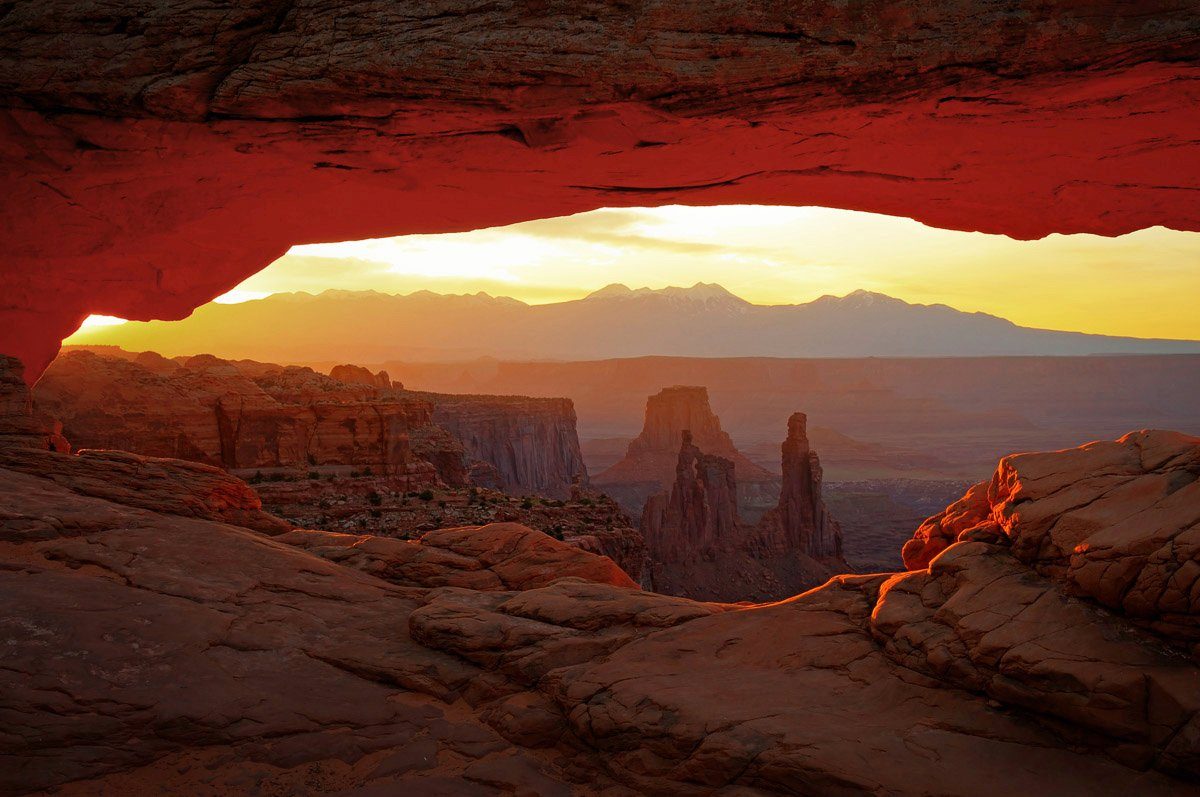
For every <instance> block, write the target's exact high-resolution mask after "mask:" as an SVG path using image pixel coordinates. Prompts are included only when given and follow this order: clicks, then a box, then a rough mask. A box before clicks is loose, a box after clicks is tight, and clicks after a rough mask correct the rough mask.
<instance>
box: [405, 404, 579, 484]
mask: <svg viewBox="0 0 1200 797" xmlns="http://www.w3.org/2000/svg"><path fill="white" fill-rule="evenodd" d="M416 395H418V396H423V397H427V398H428V400H429V401H430V402H431V403H432V404H433V422H434V423H435V424H437V425H438V426H440V427H441V428H443V429H446V430H447V431H449V432H450V434H452V435H453V436H454V437H455V439H457V440H459V441H461V442H462V445H463V446H464V448H465V449H466V452H467V455H468V457H469V458H470V459H471V460H473V463H474V465H475V466H474V467H473V468H472V480H473V481H474V482H476V483H477V484H479V485H480V486H486V487H495V488H497V489H500V490H504V491H505V492H532V493H536V494H538V495H546V496H549V497H552V498H566V497H568V496H570V494H571V487H572V485H575V484H577V483H579V484H586V483H587V481H588V475H587V467H586V466H585V465H584V464H583V454H582V453H581V452H580V450H579V435H578V433H577V432H576V428H575V405H574V404H573V403H572V402H571V400H570V399H565V398H529V397H526V396H459V395H429V394H416Z"/></svg>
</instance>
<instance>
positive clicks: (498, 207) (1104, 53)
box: [0, 0, 1200, 379]
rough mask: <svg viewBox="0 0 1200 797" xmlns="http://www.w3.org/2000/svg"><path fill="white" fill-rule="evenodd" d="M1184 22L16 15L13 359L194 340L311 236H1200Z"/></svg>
mask: <svg viewBox="0 0 1200 797" xmlns="http://www.w3.org/2000/svg"><path fill="white" fill-rule="evenodd" d="M1193 12H1194V9H1192V8H1191V6H1190V4H1189V3H1186V2H1180V0H1152V1H1151V2H1147V3H1139V4H1138V6H1137V9H1136V13H1135V12H1133V11H1131V8H1130V6H1129V5H1128V4H1127V3H1121V2H1118V0H1092V1H1091V2H1082V3H1074V4H1069V5H1064V4H1061V3H1060V4H1044V3H1043V4H1037V3H1029V2H1017V3H1009V4H995V3H982V2H964V0H939V1H938V2H933V3H930V2H918V0H905V2H902V3H891V2H883V1H882V0H872V2H869V3H865V4H862V3H855V4H849V5H846V4H841V3H822V2H803V3H799V4H797V3H783V4H780V3H777V2H769V1H768V0H755V2H749V3H738V4H732V5H731V4H722V3H703V4H695V3H685V2H680V1H679V0H673V1H672V2H664V3H654V4H650V5H638V6H628V5H622V4H618V3H606V2H592V3H586V4H584V5H583V6H579V5H572V6H570V7H569V8H568V7H566V6H561V7H560V6H556V5H553V4H550V5H545V6H539V7H537V8H534V9H531V8H530V7H529V6H528V4H526V3H517V2H501V3H495V4H489V5H488V6H487V7H486V8H474V7H472V8H467V7H464V6H461V5H455V4H454V3H446V4H442V5H438V6H430V7H415V6H414V7H408V6H405V7H401V8H397V7H394V6H393V5H390V4H379V3H358V4H355V5H353V6H350V7H347V6H345V5H344V4H335V3H329V2H324V3H322V2H313V3H300V4H292V5H280V4H278V3H273V2H266V0H259V1H258V2H250V3H240V2H239V3H233V2H229V1H228V0H216V2H212V3H205V4H201V5H196V4H191V3H184V2H182V0H160V2H154V3H149V2H134V1H133V0H125V2H119V3H115V4H114V3H108V4H97V3H92V2H83V3H62V2H58V3H46V2H34V1H33V0H21V1H20V2H16V3H11V4H9V5H8V6H7V7H6V12H5V14H4V16H3V18H2V19H0V75H2V76H3V77H0V107H2V108H3V111H2V113H3V121H2V124H0V141H2V143H3V147H0V159H2V165H0V169H2V170H3V173H4V174H5V175H6V178H7V180H6V184H5V188H6V190H5V192H4V196H3V199H2V200H0V201H2V202H3V216H4V218H5V220H6V224H5V227H4V230H3V232H2V233H0V234H2V235H3V244H4V250H5V252H6V258H7V263H8V266H9V269H10V275H8V276H7V279H8V284H6V289H7V296H6V303H5V306H4V308H3V309H2V311H0V313H2V314H0V351H3V352H6V353H9V354H13V355H16V356H19V357H20V358H21V359H22V360H24V361H25V362H26V364H27V365H28V367H29V373H28V377H29V378H31V379H32V378H35V377H36V376H37V375H38V374H40V372H41V371H42V369H43V368H44V367H45V365H46V364H47V363H49V362H50V360H51V359H52V357H53V354H54V352H55V350H56V346H57V344H58V341H59V340H60V339H61V338H62V337H63V336H64V335H65V334H67V333H69V332H70V331H71V330H73V329H74V328H75V327H76V326H77V325H78V323H79V322H80V321H81V320H82V319H83V318H84V317H85V316H86V315H87V314H88V313H89V312H102V313H108V314H113V315H119V316H122V317H126V318H139V319H148V318H155V317H157V318H178V317H182V316H184V315H186V314H187V313H188V312H189V311H190V310H191V309H192V308H194V307H196V306H197V305H199V304H202V303H203V302H204V301H206V300H208V299H211V298H212V297H214V296H216V295H219V294H220V293H222V292H224V291H226V290H228V289H230V288H232V287H233V286H234V285H236V284H237V283H238V282H240V281H241V280H242V279H244V278H245V277H246V276H248V275H249V274H251V273H253V272H254V271H256V270H258V269H260V268H262V267H263V266H264V265H266V264H267V263H268V262H270V261H271V260H273V259H274V258H275V257H277V256H279V255H280V254H282V253H283V252H284V251H286V249H287V248H288V247H289V246H290V245H292V244H294V243H298V242H310V241H318V240H347V239H355V238H365V237H379V236H383V235H392V234H403V233H415V232H426V233H427V232H444V231H452V230H463V229H473V228H478V227H482V226H488V225H493V224H503V223H510V222H514V221H519V220H523V219H529V218H538V217H546V216H555V215H564V214H568V213H574V212H578V211H582V210H587V209H591V208H595V207H600V206H621V205H647V204H649V205H662V204H670V203H702V204H713V203H752V202H760V203H786V204H794V205H810V204H816V205H827V206H834V207H849V208H855V209H859V210H870V211H875V212H882V213H892V214H898V215H906V216H912V217H915V218H918V219H920V220H921V221H924V222H926V223H929V224H933V225H937V226H944V227H954V228H959V229H969V230H985V231H990V232H1001V233H1007V234H1010V235H1014V236H1018V237H1037V236H1042V235H1046V234H1048V233H1050V232H1055V231H1058V232H1075V231H1089V232H1096V233H1102V234H1109V235H1111V234H1116V233H1121V232H1126V231H1129V230H1132V229H1138V228H1143V227H1149V226H1153V225H1155V224H1162V225H1166V226H1169V227H1173V228H1177V229H1192V230H1195V229H1198V228H1200V204H1198V203H1200V199H1197V198H1196V197H1197V195H1198V194H1197V192H1196V191H1195V190H1194V189H1195V188H1197V185H1196V183H1195V179H1194V176H1195V175H1196V174H1197V173H1200V169H1197V168H1195V166H1196V159H1197V152H1198V149H1197V145H1196V144H1195V137H1194V134H1193V133H1194V118H1193V114H1192V113H1191V109H1192V108H1193V107H1194V106H1195V105H1196V102H1197V95H1198V92H1200V90H1198V89H1197V88H1196V86H1197V80H1196V79H1195V78H1196V70H1197V67H1196V62H1197V59H1198V58H1200V33H1198V31H1197V25H1196V18H1195V14H1194V13H1193ZM1100 164H1103V168H1101V167H1100ZM264 208H269V209H270V212H267V213H264V212H263V209H264Z"/></svg>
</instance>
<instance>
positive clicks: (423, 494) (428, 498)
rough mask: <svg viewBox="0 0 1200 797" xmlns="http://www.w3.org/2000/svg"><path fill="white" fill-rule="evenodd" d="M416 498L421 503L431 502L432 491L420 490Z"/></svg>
mask: <svg viewBox="0 0 1200 797" xmlns="http://www.w3.org/2000/svg"><path fill="white" fill-rule="evenodd" d="M417 497H418V498H420V499H421V500H422V501H432V500H433V490H422V491H421V493H420V494H419V495H418V496H417Z"/></svg>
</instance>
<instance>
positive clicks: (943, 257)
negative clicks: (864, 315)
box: [68, 205, 1200, 343]
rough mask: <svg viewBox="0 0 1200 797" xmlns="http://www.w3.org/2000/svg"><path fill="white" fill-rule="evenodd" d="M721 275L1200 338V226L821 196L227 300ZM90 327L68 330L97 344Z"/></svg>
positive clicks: (560, 227)
mask: <svg viewBox="0 0 1200 797" xmlns="http://www.w3.org/2000/svg"><path fill="white" fill-rule="evenodd" d="M698 281H700V282H717V283H720V284H722V285H724V286H725V287H726V288H728V289H729V290H730V291H732V292H733V293H735V294H737V295H739V296H741V297H743V298H745V299H748V300H750V301H752V302H755V303H759V304H790V303H797V302H806V301H810V300H812V299H815V298H817V297H819V296H821V295H823V294H835V295H839V296H840V295H843V294H846V293H849V292H851V291H853V290H855V289H858V288H863V289H866V290H871V291H878V292H881V293H886V294H889V295H891V296H895V297H897V298H900V299H904V300H906V301H910V302H918V303H937V302H941V303H945V304H948V305H950V306H952V307H956V308H958V309H960V310H967V311H975V310H981V311H984V312H988V313H993V314H995V315H999V316H1002V317H1004V318H1008V319H1010V320H1012V321H1014V322H1016V323H1018V324H1021V325H1024V326H1033V327H1043V328H1049V329H1065V330H1075V331H1080V332H1098V333H1106V334H1113V335H1133V336H1138V337H1165V338H1189V339H1200V234H1195V233H1182V232H1176V231H1173V230H1167V229H1164V228H1152V229H1148V230H1142V231H1139V232H1136V233H1132V234H1130V235H1125V236H1122V237H1120V238H1102V237H1099V236H1093V235H1067V236H1064V235H1052V236H1050V237H1048V238H1045V239H1043V240H1040V241H1013V240H1011V239H1008V238H1005V237H1002V236H995V235H985V234H983V233H965V232H953V231H949V230H939V229H934V228H931V227H926V226H924V225H922V224H919V223H918V222H915V221H912V220H911V219H903V218H895V217H889V216H880V215H875V214H870V213H859V212H854V211H843V210H831V209H827V208H813V207H765V206H747V205H735V206H721V207H708V208H693V207H682V206H670V207H661V208H630V209H603V210H597V211H593V212H591V213H582V214H579V215H576V216H568V217H563V218H555V219H543V220H539V221H531V222H526V223H523V224H515V225H512V226H509V227H497V228H491V229H485V230H476V231H474V232H468V233H457V234H448V235H410V236H404V237H399V238H383V239H375V240H367V241H348V242H345V243H333V244H314V245H308V246H296V247H293V248H292V250H291V251H290V252H288V254H286V255H284V256H283V257H282V258H280V259H279V260H277V261H275V263H273V264H272V265H271V266H269V267H268V268H266V269H265V270H263V271H262V272H260V273H258V274H256V275H254V276H253V277H251V278H249V279H248V280H246V281H245V282H243V283H242V284H241V285H239V286H238V288H237V289H235V290H234V291H231V292H230V293H229V294H227V295H226V296H225V297H222V299H220V300H219V301H244V300H247V299H254V298H261V297H262V296H266V295H268V294H271V293H277V292H282V291H308V292H311V293H317V292H320V291H323V290H326V289H329V288H342V289H347V290H366V289H372V290H378V291H383V292H387V293H408V292H411V291H414V290H420V289H429V290H433V291H437V292H442V293H463V292H471V293H474V292H476V291H480V290H482V291H487V292H489V293H492V294H498V295H505V296H512V297H514V298H517V299H521V300H523V301H526V302H530V303H543V302H553V301H561V300H564V299H573V298H578V297H581V296H583V295H585V294H587V293H589V292H590V291H593V290H596V289H597V288H600V287H603V286H604V285H607V284H609V283H612V282H623V283H625V284H627V285H629V286H630V287H642V286H647V287H651V288H660V287H664V286H667V285H692V284H693V283H695V282H698ZM86 340H87V329H86V328H85V329H84V330H82V331H81V332H80V333H77V335H76V336H74V337H73V338H72V339H70V340H69V341H68V342H79V343H82V342H86Z"/></svg>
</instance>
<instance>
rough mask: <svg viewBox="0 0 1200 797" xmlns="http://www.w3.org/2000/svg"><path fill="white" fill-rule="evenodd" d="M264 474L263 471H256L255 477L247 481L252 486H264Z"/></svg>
mask: <svg viewBox="0 0 1200 797" xmlns="http://www.w3.org/2000/svg"><path fill="white" fill-rule="evenodd" d="M262 480H263V474H262V471H261V470H256V471H254V475H253V476H251V477H250V478H249V479H246V481H247V482H249V483H250V484H262Z"/></svg>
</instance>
